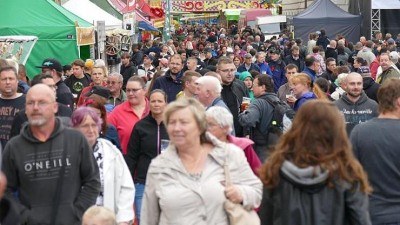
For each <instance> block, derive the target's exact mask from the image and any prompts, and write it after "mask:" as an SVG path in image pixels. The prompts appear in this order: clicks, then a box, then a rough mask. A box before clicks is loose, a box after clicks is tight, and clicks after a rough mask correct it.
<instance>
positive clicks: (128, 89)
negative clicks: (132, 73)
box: [125, 88, 143, 93]
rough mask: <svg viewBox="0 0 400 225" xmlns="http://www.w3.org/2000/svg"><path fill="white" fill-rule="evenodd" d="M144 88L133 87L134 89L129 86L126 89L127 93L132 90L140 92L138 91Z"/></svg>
mask: <svg viewBox="0 0 400 225" xmlns="http://www.w3.org/2000/svg"><path fill="white" fill-rule="evenodd" d="M142 89H143V88H132V89H130V88H127V89H126V91H125V92H126V93H130V92H132V93H136V92H138V91H140V90H142Z"/></svg>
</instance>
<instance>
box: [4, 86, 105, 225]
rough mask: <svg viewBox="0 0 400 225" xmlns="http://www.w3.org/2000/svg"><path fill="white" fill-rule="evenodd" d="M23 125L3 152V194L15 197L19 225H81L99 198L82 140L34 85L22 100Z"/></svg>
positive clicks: (52, 99) (95, 172) (49, 95)
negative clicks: (16, 197)
mask: <svg viewBox="0 0 400 225" xmlns="http://www.w3.org/2000/svg"><path fill="white" fill-rule="evenodd" d="M25 106H26V115H27V117H28V122H29V123H28V125H26V126H24V127H23V129H22V131H21V133H20V134H19V135H18V136H16V137H14V138H12V139H11V140H10V141H9V142H8V144H7V145H6V147H5V149H4V153H3V161H2V170H3V172H4V174H5V175H6V177H7V180H8V183H7V190H6V195H7V196H8V197H12V196H13V193H14V192H18V193H19V195H18V198H19V199H18V208H19V210H20V211H19V213H20V218H21V224H28V225H33V224H54V225H61V224H71V225H80V224H81V219H82V215H83V213H84V212H85V210H86V209H87V208H89V207H90V206H92V205H94V204H95V203H96V198H97V196H98V195H99V193H100V175H99V169H98V166H97V163H96V160H95V159H94V156H93V153H92V149H91V147H90V146H89V144H88V142H87V140H86V138H85V137H84V136H83V134H82V133H80V132H79V131H77V130H73V129H69V128H65V127H64V126H63V124H62V122H61V121H60V119H59V118H56V116H55V114H56V113H57V111H58V104H57V102H56V95H55V92H54V90H52V89H51V88H50V87H49V86H48V85H45V84H37V85H35V86H33V87H32V88H30V89H29V91H28V93H27V96H26V103H25Z"/></svg>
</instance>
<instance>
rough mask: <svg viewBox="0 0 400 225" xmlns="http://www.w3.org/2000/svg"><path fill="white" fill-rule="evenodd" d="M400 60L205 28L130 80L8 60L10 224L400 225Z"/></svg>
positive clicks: (343, 45)
mask: <svg viewBox="0 0 400 225" xmlns="http://www.w3.org/2000/svg"><path fill="white" fill-rule="evenodd" d="M329 37H331V38H329ZM61 50H62V49H60V51H61ZM399 50H400V34H399V35H397V36H395V35H392V34H390V33H387V34H382V33H381V32H377V33H375V34H374V37H373V38H372V39H370V40H368V39H367V38H366V37H364V36H362V37H360V39H359V40H358V41H357V42H355V43H353V42H350V41H349V40H346V37H345V36H343V35H341V34H327V33H326V32H325V30H324V29H321V30H318V31H315V32H313V33H310V35H309V38H308V40H301V39H298V38H293V37H292V34H291V33H290V32H288V31H286V30H284V31H283V32H282V34H280V35H279V36H274V37H272V38H270V39H267V38H266V37H265V36H264V34H263V33H262V32H261V30H260V29H259V28H258V27H257V26H256V27H250V26H246V27H243V28H239V27H238V26H237V25H232V26H230V27H223V26H220V25H209V24H205V25H183V26H181V27H180V28H179V29H178V30H176V31H175V32H174V33H173V34H172V36H171V39H170V40H168V41H166V42H165V43H163V42H162V41H161V39H160V38H150V39H146V40H143V42H140V43H135V44H133V45H132V48H131V49H130V51H129V52H122V53H120V55H119V56H120V59H121V65H120V69H119V71H118V72H109V67H108V65H107V64H106V62H107V60H103V59H87V60H86V61H84V60H82V59H76V60H74V61H73V62H62V59H56V58H53V57H52V56H48V55H46V53H45V52H44V53H43V62H42V64H41V65H35V66H36V67H37V68H38V70H37V71H38V73H37V75H34V74H29V75H28V74H26V70H25V67H24V65H22V64H18V62H16V61H15V60H13V59H0V141H1V146H0V147H1V148H0V150H1V151H0V153H1V154H0V156H1V157H0V168H1V173H0V224H2V225H20V224H21V225H81V224H82V225H116V224H118V225H128V224H137V225H172V224H174V225H191V224H192V225H214V224H215V225H239V224H249V225H250V224H251V225H253V224H254V225H259V224H262V225H269V224H271V225H311V224H315V225H343V224H354V225H355V224H357V225H395V224H400V191H399V188H398V187H400V179H399V177H400V164H399V163H398V161H399V160H400V150H399V146H400V139H399V138H398V136H397V134H399V133H400V70H399V68H400V62H399V52H398V51H399ZM61 62H62V63H61ZM397 131H399V132H397ZM229 206H232V207H235V210H232V208H230V207H229ZM236 209H237V210H239V209H240V210H239V211H242V212H243V213H242V214H239V213H238V211H236ZM246 216H248V217H246ZM246 218H247V219H246ZM250 218H251V219H250ZM240 221H241V222H240Z"/></svg>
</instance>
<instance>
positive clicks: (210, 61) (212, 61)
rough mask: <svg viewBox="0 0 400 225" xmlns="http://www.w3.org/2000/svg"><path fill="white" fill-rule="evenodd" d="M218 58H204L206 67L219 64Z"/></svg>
mask: <svg viewBox="0 0 400 225" xmlns="http://www.w3.org/2000/svg"><path fill="white" fill-rule="evenodd" d="M217 62H218V60H217V59H216V58H214V57H211V58H209V59H204V65H205V67H207V66H216V65H217Z"/></svg>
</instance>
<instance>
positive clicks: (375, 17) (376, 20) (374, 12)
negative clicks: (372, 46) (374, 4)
mask: <svg viewBox="0 0 400 225" xmlns="http://www.w3.org/2000/svg"><path fill="white" fill-rule="evenodd" d="M378 31H381V10H380V9H371V39H372V38H374V34H375V33H376V32H378Z"/></svg>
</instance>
